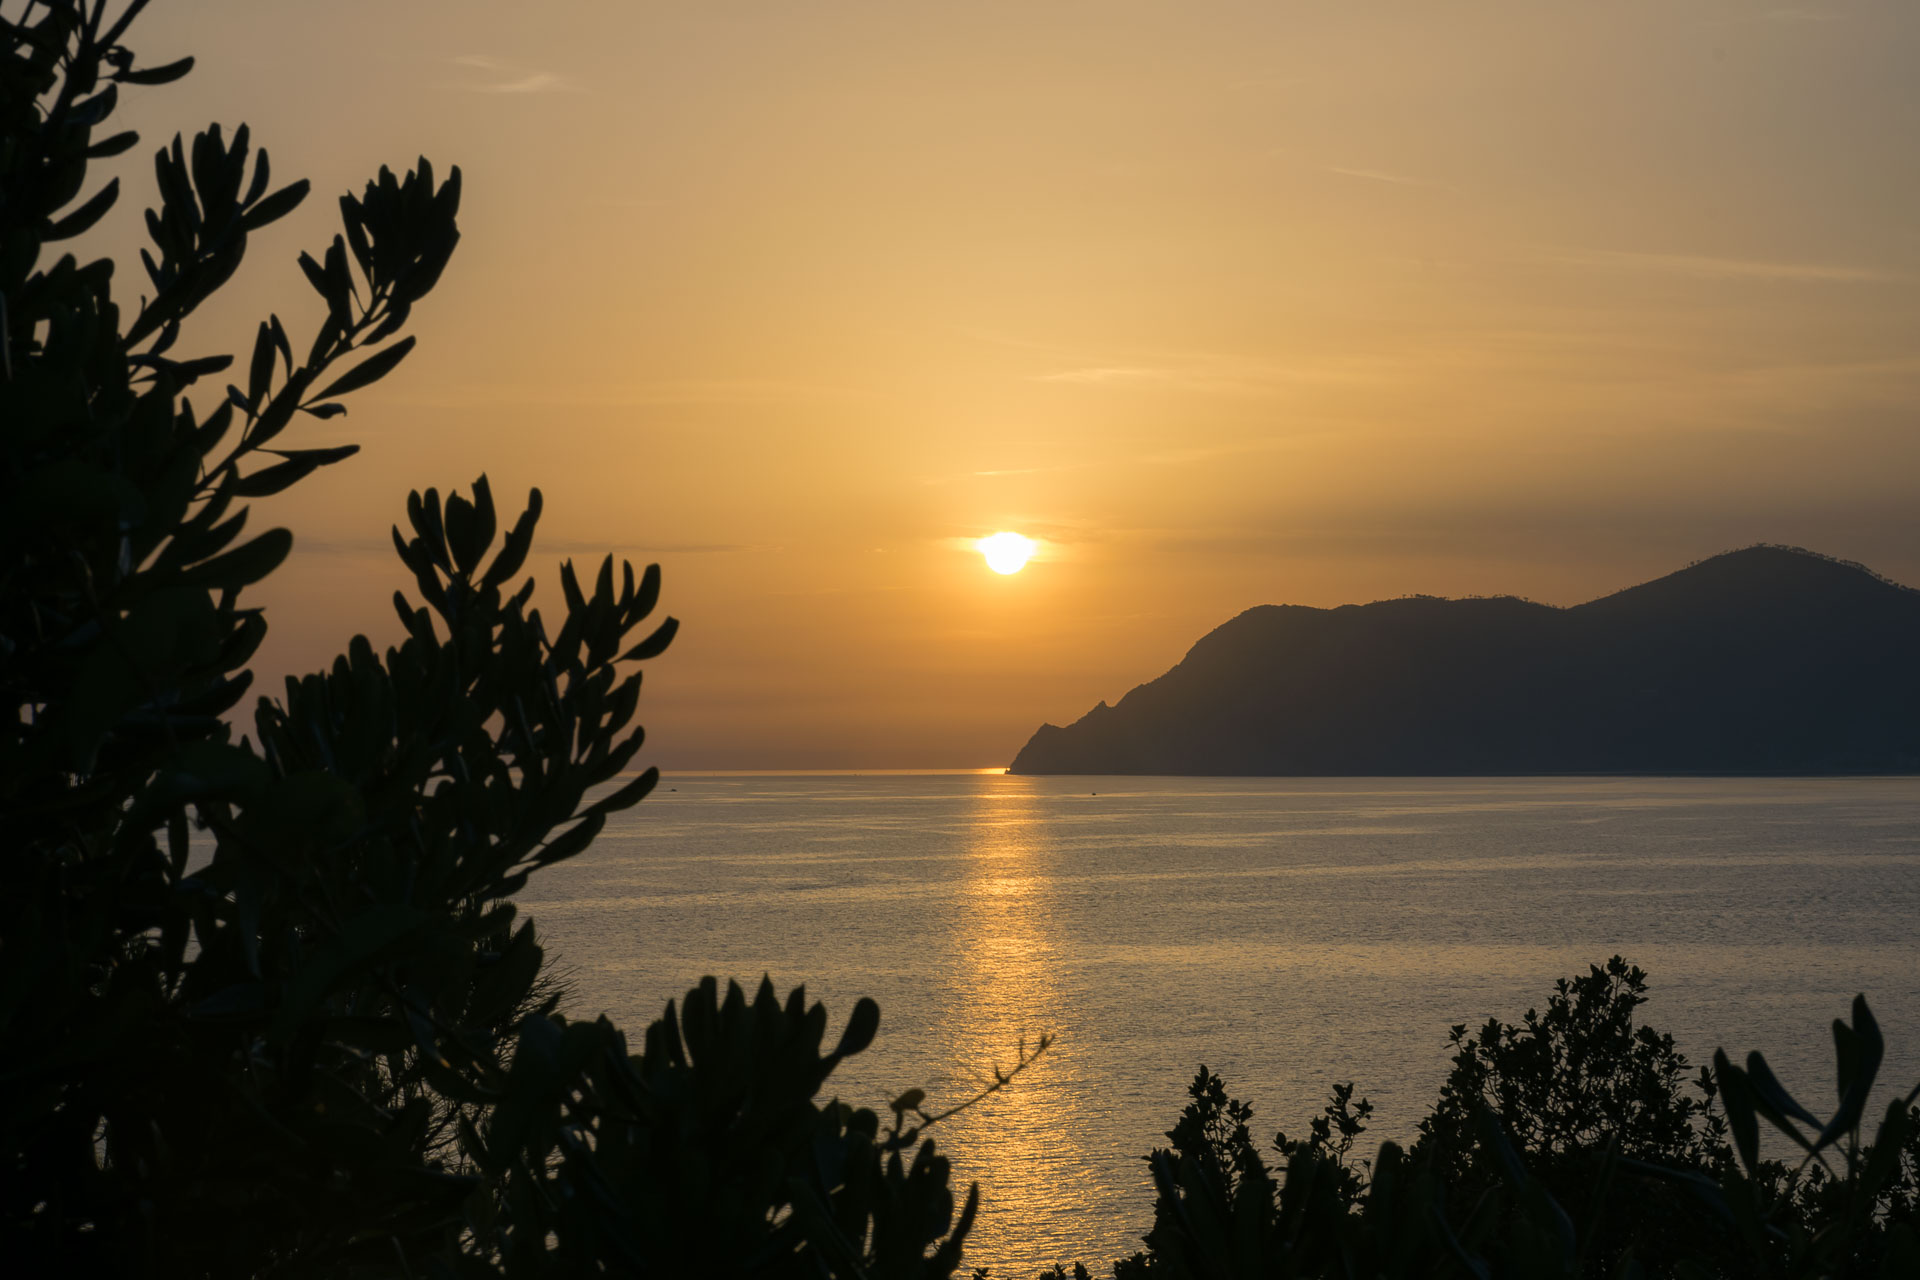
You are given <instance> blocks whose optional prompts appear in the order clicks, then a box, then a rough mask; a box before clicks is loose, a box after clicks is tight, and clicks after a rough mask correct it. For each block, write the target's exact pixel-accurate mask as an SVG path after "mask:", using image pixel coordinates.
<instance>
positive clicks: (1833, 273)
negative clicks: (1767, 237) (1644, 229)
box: [1545, 249, 1897, 284]
mask: <svg viewBox="0 0 1920 1280" xmlns="http://www.w3.org/2000/svg"><path fill="white" fill-rule="evenodd" d="M1545 257H1546V259H1547V261H1550V262H1555V263H1560V264H1563V265H1566V266H1573V267H1591V268H1596V269H1600V270H1616V271H1651V272H1660V273H1664V274H1667V275H1681V276H1693V277H1694V278H1696V279H1702V280H1775V281H1784V282H1797V283H1813V284H1818V283H1828V284H1868V283H1877V282H1884V281H1888V280H1893V279H1897V277H1896V276H1894V275H1892V274H1890V273H1888V272H1885V271H1876V270H1873V269H1871V268H1868V267H1852V266H1841V265H1836V264H1833V263H1821V262H1763V261H1758V260H1755V259H1750V258H1714V257H1708V256H1706V255H1703V254H1689V253H1630V252H1625V251H1621V250H1613V249H1576V250H1563V251H1558V252H1554V253H1549V254H1547V255H1545Z"/></svg>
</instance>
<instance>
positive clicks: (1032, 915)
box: [936, 784, 1107, 1276]
mask: <svg viewBox="0 0 1920 1280" xmlns="http://www.w3.org/2000/svg"><path fill="white" fill-rule="evenodd" d="M975 803H976V806H977V807H976V811H975V813H974V815H973V820H972V821H970V822H968V823H967V825H966V835H965V837H964V840H965V842H966V848H965V865H966V872H965V878H964V881H963V883H962V884H961V885H960V887H959V892H958V894H957V897H956V901H955V904H954V921H955V927H956V931H957V934H958V936H957V938H956V942H957V944H958V945H957V947H956V952H957V958H958V963H957V964H956V965H955V966H954V972H953V974H952V978H951V981H952V983H953V984H954V991H953V997H952V1004H951V1006H950V1008H951V1010H952V1012H951V1014H950V1016H949V1017H948V1018H947V1019H946V1020H945V1021H944V1023H943V1024H942V1027H941V1040H942V1043H943V1046H944V1048H945V1050H946V1052H947V1055H948V1060H949V1061H950V1062H952V1063H954V1064H956V1066H957V1067H959V1068H960V1069H961V1070H962V1072H964V1071H965V1070H966V1069H967V1068H968V1067H972V1068H974V1074H975V1076H976V1077H977V1079H976V1084H975V1087H981V1086H984V1085H985V1084H987V1083H988V1082H989V1081H990V1078H991V1077H990V1075H989V1070H990V1068H992V1067H994V1066H997V1067H998V1068H999V1069H1001V1070H1003V1071H1004V1070H1006V1069H1007V1068H1009V1067H1011V1066H1012V1065H1013V1063H1014V1061H1015V1060H1016V1058H1017V1055H1018V1052H1019V1046H1020V1045H1021V1044H1022V1043H1023V1042H1024V1043H1025V1044H1026V1045H1027V1046H1028V1047H1029V1048H1031V1046H1032V1045H1033V1044H1034V1042H1035V1041H1037V1040H1038V1039H1039V1037H1040V1036H1042V1035H1052V1036H1055V1037H1057V1041H1056V1043H1055V1044H1054V1046H1053V1047H1052V1048H1051V1049H1049V1050H1048V1051H1047V1053H1046V1054H1045V1055H1044V1056H1043V1057H1042V1058H1041V1059H1040V1060H1039V1062H1038V1063H1037V1064H1036V1065H1035V1066H1034V1067H1033V1068H1032V1069H1031V1070H1030V1071H1028V1072H1026V1073H1024V1074H1022V1075H1021V1076H1020V1077H1019V1078H1017V1079H1016V1080H1015V1081H1014V1082H1013V1083H1012V1084H1011V1085H1010V1086H1008V1087H1007V1088H1006V1089H1005V1090H1003V1091H1001V1092H1000V1093H998V1094H995V1095H994V1096H993V1097H991V1098H988V1099H986V1100H985V1101H983V1102H981V1103H980V1104H978V1105H977V1106H975V1107H973V1108H971V1109H970V1110H968V1111H966V1112H963V1113H962V1114H961V1115H959V1116H956V1117H954V1119H953V1120H952V1121H950V1122H949V1124H950V1125H951V1128H950V1129H949V1131H948V1132H947V1133H946V1134H945V1135H944V1136H941V1138H940V1141H941V1142H942V1144H943V1149H945V1150H947V1151H949V1153H960V1154H961V1156H962V1159H961V1161H959V1162H957V1163H956V1167H955V1171H954V1172H955V1182H956V1183H958V1184H959V1185H961V1186H962V1187H964V1185H965V1183H966V1181H967V1180H969V1179H977V1180H978V1181H979V1182H980V1217H979V1221H978V1223H977V1224H976V1226H975V1228H974V1232H973V1235H972V1237H971V1238H970V1240H969V1242H968V1249H967V1262H968V1265H969V1266H981V1265H987V1266H991V1267H992V1268H993V1270H994V1273H995V1274H996V1275H998V1274H1003V1273H1004V1274H1007V1275H1015V1276H1017V1275H1022V1274H1029V1273H1031V1272H1034V1271H1037V1270H1039V1269H1040V1268H1041V1267H1042V1266H1045V1265H1051V1264H1052V1263H1053V1262H1057V1261H1063V1260H1064V1261H1068V1262H1071V1261H1072V1260H1073V1256H1074V1254H1075V1252H1076V1251H1077V1250H1078V1249H1079V1248H1081V1247H1082V1246H1083V1245H1084V1240H1083V1239H1081V1238H1080V1237H1082V1236H1084V1234H1085V1228H1086V1223H1087V1221H1088V1218H1089V1213H1090V1211H1092V1210H1094V1209H1095V1208H1096V1206H1098V1205H1101V1204H1102V1203H1103V1202H1104V1200H1105V1199H1106V1198H1107V1196H1106V1194H1103V1193H1102V1191H1101V1189H1099V1188H1098V1187H1096V1186H1095V1185H1094V1180H1093V1179H1092V1178H1090V1177H1089V1169H1090V1167H1091V1163H1092V1162H1090V1161H1089V1160H1088V1158H1087V1156H1088V1152H1087V1151H1086V1150H1085V1149H1084V1146H1083V1143H1082V1141H1081V1135H1082V1134H1083V1133H1084V1132H1085V1130H1086V1125H1085V1124H1084V1123H1082V1122H1081V1121H1083V1120H1084V1112H1085V1110H1086V1109H1088V1108H1090V1107H1097V1106H1098V1105H1099V1104H1098V1103H1097V1101H1095V1100H1094V1099H1092V1098H1090V1097H1089V1093H1090V1090H1089V1088H1088V1087H1087V1086H1088V1084H1089V1082H1088V1081H1086V1080H1085V1079H1084V1078H1083V1077H1082V1074H1081V1070H1080V1063H1079V1062H1078V1060H1077V1057H1076V1053H1075V1047H1074V1042H1073V1026H1072V1019H1073V1012H1074V1011H1073V1008H1072V1006H1071V1001H1070V999H1069V996H1068V994H1067V992H1066V990H1065V984H1064V982H1063V972H1064V970H1065V967H1066V966H1065V956H1064V954H1063V952H1062V949H1061V942H1060V938H1061V931H1060V930H1059V928H1058V927H1057V915H1058V911H1059V908H1060V903H1059V901H1058V899H1057V896H1056V890H1057V887H1058V885H1059V882H1060V881H1059V877H1058V875H1057V874H1054V872H1055V871H1056V868H1054V867H1053V866H1052V865H1051V864H1052V863H1053V862H1054V861H1055V859H1057V858H1058V857H1059V856H1060V851H1059V850H1058V848H1057V847H1056V845H1055V843H1054V842H1053V841H1052V840H1051V839H1050V838H1049V836H1048V827H1047V824H1046V822H1045V821H1044V814H1043V812H1042V804H1041V798H1040V797H1039V796H1038V795H1037V794H1036V793H1035V792H1034V791H1033V790H1032V789H1030V788H1028V787H1024V786H1020V785H1017V784H1016V785H1010V786H1005V787H995V788H992V789H990V790H984V791H983V793H982V794H981V795H979V796H978V797H977V800H976V802H975ZM965 1079H966V1077H965V1075H964V1074H963V1075H961V1076H960V1078H959V1079H957V1080H955V1082H954V1085H955V1087H954V1089H953V1093H954V1095H955V1097H956V1098H957V1097H959V1096H964V1090H965V1084H964V1081H965ZM937 1132H938V1131H936V1133H937Z"/></svg>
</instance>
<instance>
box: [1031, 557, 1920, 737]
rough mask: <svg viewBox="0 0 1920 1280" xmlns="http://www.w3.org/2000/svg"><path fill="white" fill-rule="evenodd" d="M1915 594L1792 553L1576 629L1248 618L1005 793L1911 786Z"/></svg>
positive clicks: (1352, 612)
mask: <svg viewBox="0 0 1920 1280" xmlns="http://www.w3.org/2000/svg"><path fill="white" fill-rule="evenodd" d="M1916 655H1920V592H1916V591H1914V590H1912V589H1910V588H1908V587H1904V586H1901V585H1900V584H1898V583H1895V582H1891V581H1889V580H1888V579H1885V578H1883V577H1881V576H1879V575H1878V574H1875V573H1873V572H1872V571H1871V570H1868V569H1866V568H1864V567H1863V566H1860V565H1856V564H1852V563H1849V562H1847V561H1841V560H1835V559H1832V558H1830V557H1827V556H1822V555H1817V554H1815V553H1813V552H1809V551H1804V550H1801V549H1799V548H1794V547H1779V546H1757V547H1748V548H1746V549H1744V550H1740V551H1732V552H1728V553H1726V554H1725V555H1719V556H1714V557H1713V558H1711V559H1708V560H1703V561H1700V562H1698V563H1696V564H1693V565H1690V566H1689V567H1687V568H1685V569H1682V570H1680V571H1679V572H1678V573H1673V574H1669V575H1668V576H1666V577H1664V578H1659V579H1656V580H1655V581H1652V582H1647V583H1642V584H1640V585H1639V586H1635V587H1629V588H1627V589H1626V590H1624V591H1619V592H1615V593H1614V594H1612V595H1608V596H1603V597H1601V598H1600V599H1597V600H1590V601H1588V602H1587V603H1585V604H1580V605H1575V606H1573V607H1571V608H1564V609H1563V608H1556V607H1553V606H1550V605H1544V604H1536V603H1534V602H1532V601H1527V600H1521V599H1518V598H1515V597H1511V596H1496V597H1480V598H1472V599H1465V600H1448V599H1440V598H1437V597H1429V596H1413V597H1407V598H1403V599H1398V600H1381V601H1377V602H1375V603H1373V604H1364V605H1342V606H1340V607H1338V608H1334V609H1317V608H1307V607H1304V606H1300V605H1262V606H1260V607H1257V608H1253V609H1249V610H1247V611H1246V612H1245V613H1242V614H1240V615H1239V616H1238V617H1236V618H1234V619H1233V620H1232V621H1230V622H1227V623H1226V624H1224V625H1222V626H1220V627H1218V628H1216V629H1215V630H1213V631H1212V632H1210V633H1208V634H1207V635H1206V636H1204V637H1202V638H1201V639H1200V641H1199V642H1198V643H1196V644H1195V645H1194V646H1193V648H1192V649H1191V650H1189V651H1188V653H1187V655H1186V657H1185V658H1183V659H1182V660H1181V661H1180V663H1179V664H1178V665H1176V666H1175V667H1174V668H1173V669H1172V670H1170V671H1168V672H1167V673H1166V674H1165V675H1163V676H1161V677H1160V678H1159V679H1157V680H1153V681H1150V682H1149V683H1147V684H1143V685H1141V686H1139V687H1138V688H1136V689H1134V690H1133V691H1132V692H1130V693H1128V694H1127V695H1126V696H1125V697H1124V698H1122V699H1121V700H1120V701H1119V703H1118V704H1116V705H1114V706H1108V705H1107V704H1106V703H1104V702H1102V703H1101V704H1100V705H1099V706H1097V707H1095V708H1094V709H1093V710H1092V711H1090V712H1088V713H1087V715H1086V716H1084V717H1082V718H1081V719H1080V720H1079V721H1077V722H1075V723H1074V724H1072V725H1069V726H1068V727H1066V728H1059V727H1057V726H1054V725H1042V726H1041V727H1040V729H1039V731H1038V732H1036V733H1035V734H1034V735H1033V737H1032V739H1031V740H1029V741H1028V743H1027V745H1026V746H1025V747H1024V748H1022V749H1021V751H1020V754H1019V755H1018V756H1017V757H1015V759H1014V762H1013V771H1014V772H1015V773H1095V774H1097V773H1133V774H1142V773H1147V774H1307V775H1343V774H1346V775H1351V774H1362V775H1364V774H1400V775H1406V774H1514V773H1834V772H1849V773H1861V772H1865V773H1879V772H1909V771H1913V770H1916V769H1920V662H1916V661H1915V657H1916Z"/></svg>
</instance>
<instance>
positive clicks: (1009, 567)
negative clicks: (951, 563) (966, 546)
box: [973, 533, 1033, 573]
mask: <svg viewBox="0 0 1920 1280" xmlns="http://www.w3.org/2000/svg"><path fill="white" fill-rule="evenodd" d="M973 545H974V549H975V550H977V551H978V552H979V553H980V554H981V555H983V556H985V557H986V558H987V568H989V569H991V570H993V571H994V572H995V573H1018V572H1020V570H1021V569H1023V568H1025V567H1026V564H1027V561H1029V560H1031V559H1032V558H1033V539H1032V538H1023V537H1021V536H1020V535H1019V534H1017V533H996V534H994V535H993V536H992V537H988V538H982V539H980V541H978V542H976V543H974V544H973Z"/></svg>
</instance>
